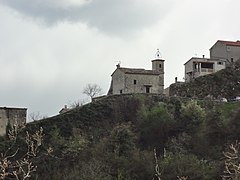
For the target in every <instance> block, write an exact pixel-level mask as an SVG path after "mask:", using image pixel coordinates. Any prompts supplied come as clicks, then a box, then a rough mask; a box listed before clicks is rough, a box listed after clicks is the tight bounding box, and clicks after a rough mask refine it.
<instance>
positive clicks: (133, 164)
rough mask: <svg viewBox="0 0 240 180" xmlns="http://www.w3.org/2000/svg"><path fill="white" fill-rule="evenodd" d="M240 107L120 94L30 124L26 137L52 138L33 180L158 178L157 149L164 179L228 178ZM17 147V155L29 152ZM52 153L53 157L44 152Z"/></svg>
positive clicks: (38, 159) (36, 161) (239, 136)
mask: <svg viewBox="0 0 240 180" xmlns="http://www.w3.org/2000/svg"><path fill="white" fill-rule="evenodd" d="M239 107H240V102H235V103H217V104H215V102H213V101H207V100H206V101H205V100H201V101H192V100H190V99H186V98H185V99H179V98H176V97H163V96H161V95H153V94H134V95H133V94H129V95H115V96H108V97H106V98H103V99H101V100H99V101H96V102H92V103H89V104H87V105H84V106H82V107H79V108H75V109H73V110H71V111H69V112H66V113H64V114H60V115H58V116H55V117H51V118H48V119H44V120H40V121H36V122H33V123H29V124H28V125H27V127H26V128H25V129H24V130H23V133H22V134H20V135H24V132H25V131H26V130H27V131H28V132H29V133H32V132H36V130H38V129H39V128H40V127H42V128H43V132H44V134H45V136H44V143H43V144H42V146H41V148H40V149H39V152H38V153H39V154H41V155H40V156H37V157H35V158H33V164H35V165H37V166H38V168H37V171H36V172H35V173H34V174H33V176H32V179H49V180H50V179H51V180H54V179H56V180H59V179H73V180H74V179H83V180H85V179H86V180H89V179H94V180H95V179H96V180H102V179H103V180H112V179H119V180H120V179H122V180H123V179H124V180H125V179H129V180H130V179H131V180H132V179H140V180H141V179H143V180H145V179H153V178H154V177H155V175H154V174H155V173H156V172H155V162H156V161H155V159H154V156H153V149H155V148H156V151H157V158H158V161H157V162H158V164H159V168H160V170H161V179H163V180H164V179H167V180H171V179H174V180H175V179H177V178H176V177H177V176H188V177H189V178H188V179H189V180H191V179H194V180H198V179H199V180H201V179H209V180H210V179H211V180H212V179H221V176H220V175H222V174H223V171H224V166H223V164H224V158H223V156H222V152H223V151H225V148H226V147H227V146H228V144H229V143H231V142H235V140H239V139H240V133H239V132H240V123H239V122H240V121H239V119H240V109H239ZM20 138H21V137H20ZM22 140H24V136H23V137H22ZM17 142H18V144H17V147H16V148H18V147H23V141H17ZM6 143H9V141H8V140H7V141H6ZM2 144H3V142H1V144H0V145H2ZM47 147H51V148H52V150H53V151H52V152H51V153H50V154H49V155H46V154H44V153H41V152H42V151H44V149H46V148H47ZM0 148H1V149H2V148H3V147H2V146H0ZM23 150H24V149H23ZM1 152H2V150H1Z"/></svg>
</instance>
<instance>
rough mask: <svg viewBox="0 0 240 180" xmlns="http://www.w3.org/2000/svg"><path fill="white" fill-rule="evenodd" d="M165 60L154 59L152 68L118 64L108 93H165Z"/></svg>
mask: <svg viewBox="0 0 240 180" xmlns="http://www.w3.org/2000/svg"><path fill="white" fill-rule="evenodd" d="M163 89H164V60H163V59H155V60H152V70H145V69H134V68H123V67H120V65H117V68H116V70H115V71H114V72H113V74H112V81H111V87H110V90H109V92H108V94H128V93H156V94H163Z"/></svg>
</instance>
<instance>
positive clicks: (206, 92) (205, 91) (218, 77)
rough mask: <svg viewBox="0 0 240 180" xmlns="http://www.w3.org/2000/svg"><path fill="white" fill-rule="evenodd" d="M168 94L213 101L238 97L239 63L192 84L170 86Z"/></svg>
mask: <svg viewBox="0 0 240 180" xmlns="http://www.w3.org/2000/svg"><path fill="white" fill-rule="evenodd" d="M169 93H170V95H171V96H173V95H177V96H181V97H198V98H206V97H210V98H215V99H217V98H220V97H225V98H227V99H233V98H235V97H236V96H240V61H238V62H236V63H235V64H234V65H232V66H231V67H227V68H226V69H223V70H221V71H218V72H216V73H214V74H210V75H206V76H201V77H198V78H196V79H195V80H194V81H192V82H189V83H175V84H172V85H171V86H170V91H169Z"/></svg>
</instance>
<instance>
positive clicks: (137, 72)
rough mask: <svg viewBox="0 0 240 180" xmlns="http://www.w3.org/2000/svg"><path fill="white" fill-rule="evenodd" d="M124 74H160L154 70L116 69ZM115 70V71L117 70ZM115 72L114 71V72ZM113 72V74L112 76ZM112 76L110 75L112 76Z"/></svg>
mask: <svg viewBox="0 0 240 180" xmlns="http://www.w3.org/2000/svg"><path fill="white" fill-rule="evenodd" d="M117 69H119V70H120V71H122V72H123V73H125V74H144V75H160V74H161V73H160V72H158V71H154V70H145V69H136V68H122V67H120V68H117ZM117 69H116V70H117ZM114 72H115V71H114ZM114 72H113V74H114ZM113 74H112V75H113Z"/></svg>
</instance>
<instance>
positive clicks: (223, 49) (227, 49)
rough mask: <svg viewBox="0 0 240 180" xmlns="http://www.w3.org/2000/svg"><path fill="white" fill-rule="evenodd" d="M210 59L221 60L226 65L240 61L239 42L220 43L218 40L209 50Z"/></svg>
mask: <svg viewBox="0 0 240 180" xmlns="http://www.w3.org/2000/svg"><path fill="white" fill-rule="evenodd" d="M210 58H211V59H221V60H225V61H226V62H227V65H229V64H231V63H233V62H236V61H237V60H239V59H240V41H236V42H234V41H221V40H218V41H217V42H216V43H215V44H214V45H213V46H212V47H211V48H210Z"/></svg>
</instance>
